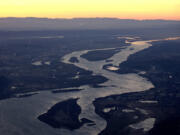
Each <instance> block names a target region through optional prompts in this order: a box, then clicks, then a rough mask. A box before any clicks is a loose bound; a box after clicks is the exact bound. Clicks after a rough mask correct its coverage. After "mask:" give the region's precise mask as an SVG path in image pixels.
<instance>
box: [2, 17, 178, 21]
mask: <svg viewBox="0 0 180 135" xmlns="http://www.w3.org/2000/svg"><path fill="white" fill-rule="evenodd" d="M6 18H20V19H23V18H24V19H25V18H38V19H51V20H57V19H64V20H73V19H117V20H136V21H151V20H152V21H153V20H161V21H180V19H162V18H158V19H134V18H118V17H71V18H70V17H67V18H66V17H33V16H24V17H14V16H7V17H0V19H6Z"/></svg>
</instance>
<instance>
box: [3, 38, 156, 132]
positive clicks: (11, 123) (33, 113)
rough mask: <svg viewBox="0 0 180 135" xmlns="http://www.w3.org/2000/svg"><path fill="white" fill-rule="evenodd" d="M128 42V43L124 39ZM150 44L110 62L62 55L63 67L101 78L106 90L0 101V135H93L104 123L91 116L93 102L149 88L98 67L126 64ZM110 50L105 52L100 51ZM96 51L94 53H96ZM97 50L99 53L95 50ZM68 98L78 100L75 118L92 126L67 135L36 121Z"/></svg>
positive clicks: (129, 48) (136, 77) (132, 77)
mask: <svg viewBox="0 0 180 135" xmlns="http://www.w3.org/2000/svg"><path fill="white" fill-rule="evenodd" d="M127 40H128V39H127ZM150 46H151V44H150V41H136V42H131V44H130V45H129V46H127V47H126V48H124V49H122V50H121V51H120V52H118V53H116V54H115V55H114V56H112V57H111V58H110V60H113V61H111V62H107V61H105V60H102V61H88V60H86V59H83V58H81V57H80V56H81V55H82V54H85V53H87V52H89V51H92V50H84V51H77V52H73V53H71V54H68V55H65V56H64V57H63V58H62V61H63V62H64V63H69V64H74V65H75V66H77V67H80V68H83V69H86V70H90V71H93V73H94V74H95V75H102V76H104V77H106V78H107V79H109V80H108V81H107V82H105V83H103V84H101V85H103V86H106V87H101V88H91V87H89V86H88V85H86V86H81V87H80V88H83V89H84V90H83V91H79V92H68V93H59V94H58V93H56V94H53V93H51V92H48V91H45V92H41V93H40V94H37V95H33V96H31V97H27V98H11V99H6V100H1V101H0V108H1V109H0V134H3V135H38V134H42V135H66V134H67V135H85V134H86V135H96V134H98V133H99V132H101V131H102V130H103V129H104V128H105V127H106V121H105V120H104V119H102V118H101V117H99V116H98V115H97V114H96V113H95V112H94V109H95V108H94V106H93V104H92V103H93V101H94V100H95V99H96V98H99V97H106V96H109V95H115V94H122V93H129V92H138V91H145V90H148V89H150V88H153V87H154V86H153V85H152V83H151V82H149V81H148V80H147V79H146V78H143V77H141V76H139V75H138V74H123V75H120V74H116V73H113V72H110V71H107V70H105V69H102V67H103V66H104V65H106V64H113V66H118V65H119V64H120V63H122V62H124V61H126V60H127V58H128V57H129V56H130V55H131V54H134V53H136V52H138V51H141V50H143V49H146V48H148V47H150ZM107 49H112V48H106V49H103V50H107ZM96 50H97V49H96ZM98 50H100V49H98ZM71 57H77V58H78V60H79V63H71V62H70V61H69V59H70V58H71ZM69 98H79V100H78V104H79V105H80V107H81V109H82V112H81V114H80V116H79V118H80V119H81V118H87V119H90V120H92V121H94V122H95V124H96V125H94V126H87V125H86V124H85V125H84V126H82V127H81V128H80V129H77V130H74V131H70V130H68V129H54V128H52V127H50V126H49V125H47V124H45V123H43V122H41V121H39V120H38V119H37V117H38V116H39V115H41V114H43V113H45V112H47V110H48V109H50V108H51V107H52V106H53V105H54V104H56V103H58V102H61V101H64V100H67V99H69Z"/></svg>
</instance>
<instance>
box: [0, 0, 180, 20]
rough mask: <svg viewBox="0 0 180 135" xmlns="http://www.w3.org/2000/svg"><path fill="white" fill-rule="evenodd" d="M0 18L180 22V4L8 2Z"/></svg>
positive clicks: (178, 0) (159, 0)
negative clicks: (105, 18) (109, 18)
mask: <svg viewBox="0 0 180 135" xmlns="http://www.w3.org/2000/svg"><path fill="white" fill-rule="evenodd" d="M0 17H47V18H80V17H83V18H88V17H111V18H122V19H171V20H180V0H149V1H148V0H123V1H121V0H111V1H110V0H91V1H89V0H5V1H2V2H1V3H0Z"/></svg>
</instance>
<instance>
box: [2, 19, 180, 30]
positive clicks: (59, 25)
mask: <svg viewBox="0 0 180 135" xmlns="http://www.w3.org/2000/svg"><path fill="white" fill-rule="evenodd" d="M132 28H177V29H180V21H175V20H142V21H140V20H129V19H117V18H74V19H48V18H33V17H28V18H13V17H9V18H0V30H3V31H4V30H77V29H78V30H85V29H88V30H89V29H132Z"/></svg>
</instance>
